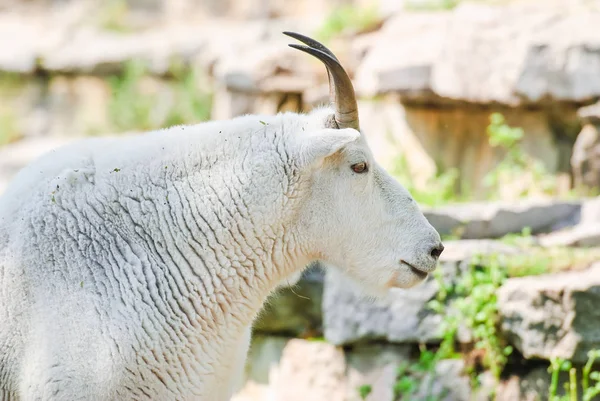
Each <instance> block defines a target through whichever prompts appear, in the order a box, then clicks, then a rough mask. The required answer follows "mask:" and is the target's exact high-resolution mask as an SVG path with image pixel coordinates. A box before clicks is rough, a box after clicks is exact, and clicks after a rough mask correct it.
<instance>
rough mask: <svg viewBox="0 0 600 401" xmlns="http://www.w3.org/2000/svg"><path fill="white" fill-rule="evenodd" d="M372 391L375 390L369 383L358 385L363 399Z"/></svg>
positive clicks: (359, 393)
mask: <svg viewBox="0 0 600 401" xmlns="http://www.w3.org/2000/svg"><path fill="white" fill-rule="evenodd" d="M371 391H373V388H372V387H371V386H370V385H369V384H363V385H362V386H359V387H358V395H359V396H360V398H361V399H362V400H365V399H366V398H367V397H368V396H369V394H371Z"/></svg>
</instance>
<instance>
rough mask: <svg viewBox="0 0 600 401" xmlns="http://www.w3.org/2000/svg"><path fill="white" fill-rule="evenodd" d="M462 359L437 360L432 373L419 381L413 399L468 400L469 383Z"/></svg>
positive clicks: (469, 396) (469, 397)
mask: <svg viewBox="0 0 600 401" xmlns="http://www.w3.org/2000/svg"><path fill="white" fill-rule="evenodd" d="M464 368H465V364H464V361H463V360H462V359H446V360H442V361H439V362H438V363H437V364H436V366H435V369H434V371H433V372H432V373H429V374H428V375H427V376H425V379H424V380H423V381H422V382H421V384H420V386H419V390H418V392H417V394H416V395H415V396H414V397H412V398H411V399H414V400H423V401H426V400H431V399H434V400H439V401H470V400H471V399H472V398H471V383H470V381H469V377H468V376H466V375H465V374H464Z"/></svg>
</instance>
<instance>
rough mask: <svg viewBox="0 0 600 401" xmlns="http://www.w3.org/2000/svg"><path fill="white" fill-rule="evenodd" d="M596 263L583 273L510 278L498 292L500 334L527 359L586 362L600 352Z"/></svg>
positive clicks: (598, 267) (598, 268) (599, 281)
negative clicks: (591, 353) (592, 352)
mask: <svg viewBox="0 0 600 401" xmlns="http://www.w3.org/2000/svg"><path fill="white" fill-rule="evenodd" d="M599 302H600V264H595V265H593V266H592V267H590V268H589V269H587V270H585V271H577V272H567V273H558V274H551V275H545V276H537V277H523V278H511V279H508V280H507V281H506V283H505V284H504V285H503V286H502V287H501V288H500V290H499V291H498V308H499V311H500V315H501V319H502V326H501V327H502V331H503V333H504V335H506V336H507V338H508V339H509V340H510V341H511V343H512V344H514V345H515V347H516V348H517V349H518V350H519V351H520V352H521V353H522V354H523V356H524V357H525V358H543V359H550V358H553V357H561V358H565V359H569V360H572V361H573V362H575V363H577V362H586V361H587V352H588V351H590V350H592V349H596V348H599V347H600V331H599V330H598V329H597V324H596V322H598V320H599V319H600V310H599V309H598V307H597V306H598V304H599Z"/></svg>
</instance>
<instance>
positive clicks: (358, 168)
mask: <svg viewBox="0 0 600 401" xmlns="http://www.w3.org/2000/svg"><path fill="white" fill-rule="evenodd" d="M350 167H351V168H352V171H354V172H355V173H358V174H361V173H366V172H367V171H368V170H369V169H368V166H367V163H365V162H361V163H356V164H353V165H352V166H350Z"/></svg>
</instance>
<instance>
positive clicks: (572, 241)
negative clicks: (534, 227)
mask: <svg viewBox="0 0 600 401" xmlns="http://www.w3.org/2000/svg"><path fill="white" fill-rule="evenodd" d="M539 243H540V245H542V246H545V247H553V246H560V247H565V246H569V247H596V246H600V225H598V224H597V223H596V224H593V223H592V224H580V225H577V226H575V227H573V228H569V229H566V230H561V231H558V232H554V233H550V234H548V235H546V236H542V237H541V238H540V239H539Z"/></svg>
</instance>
